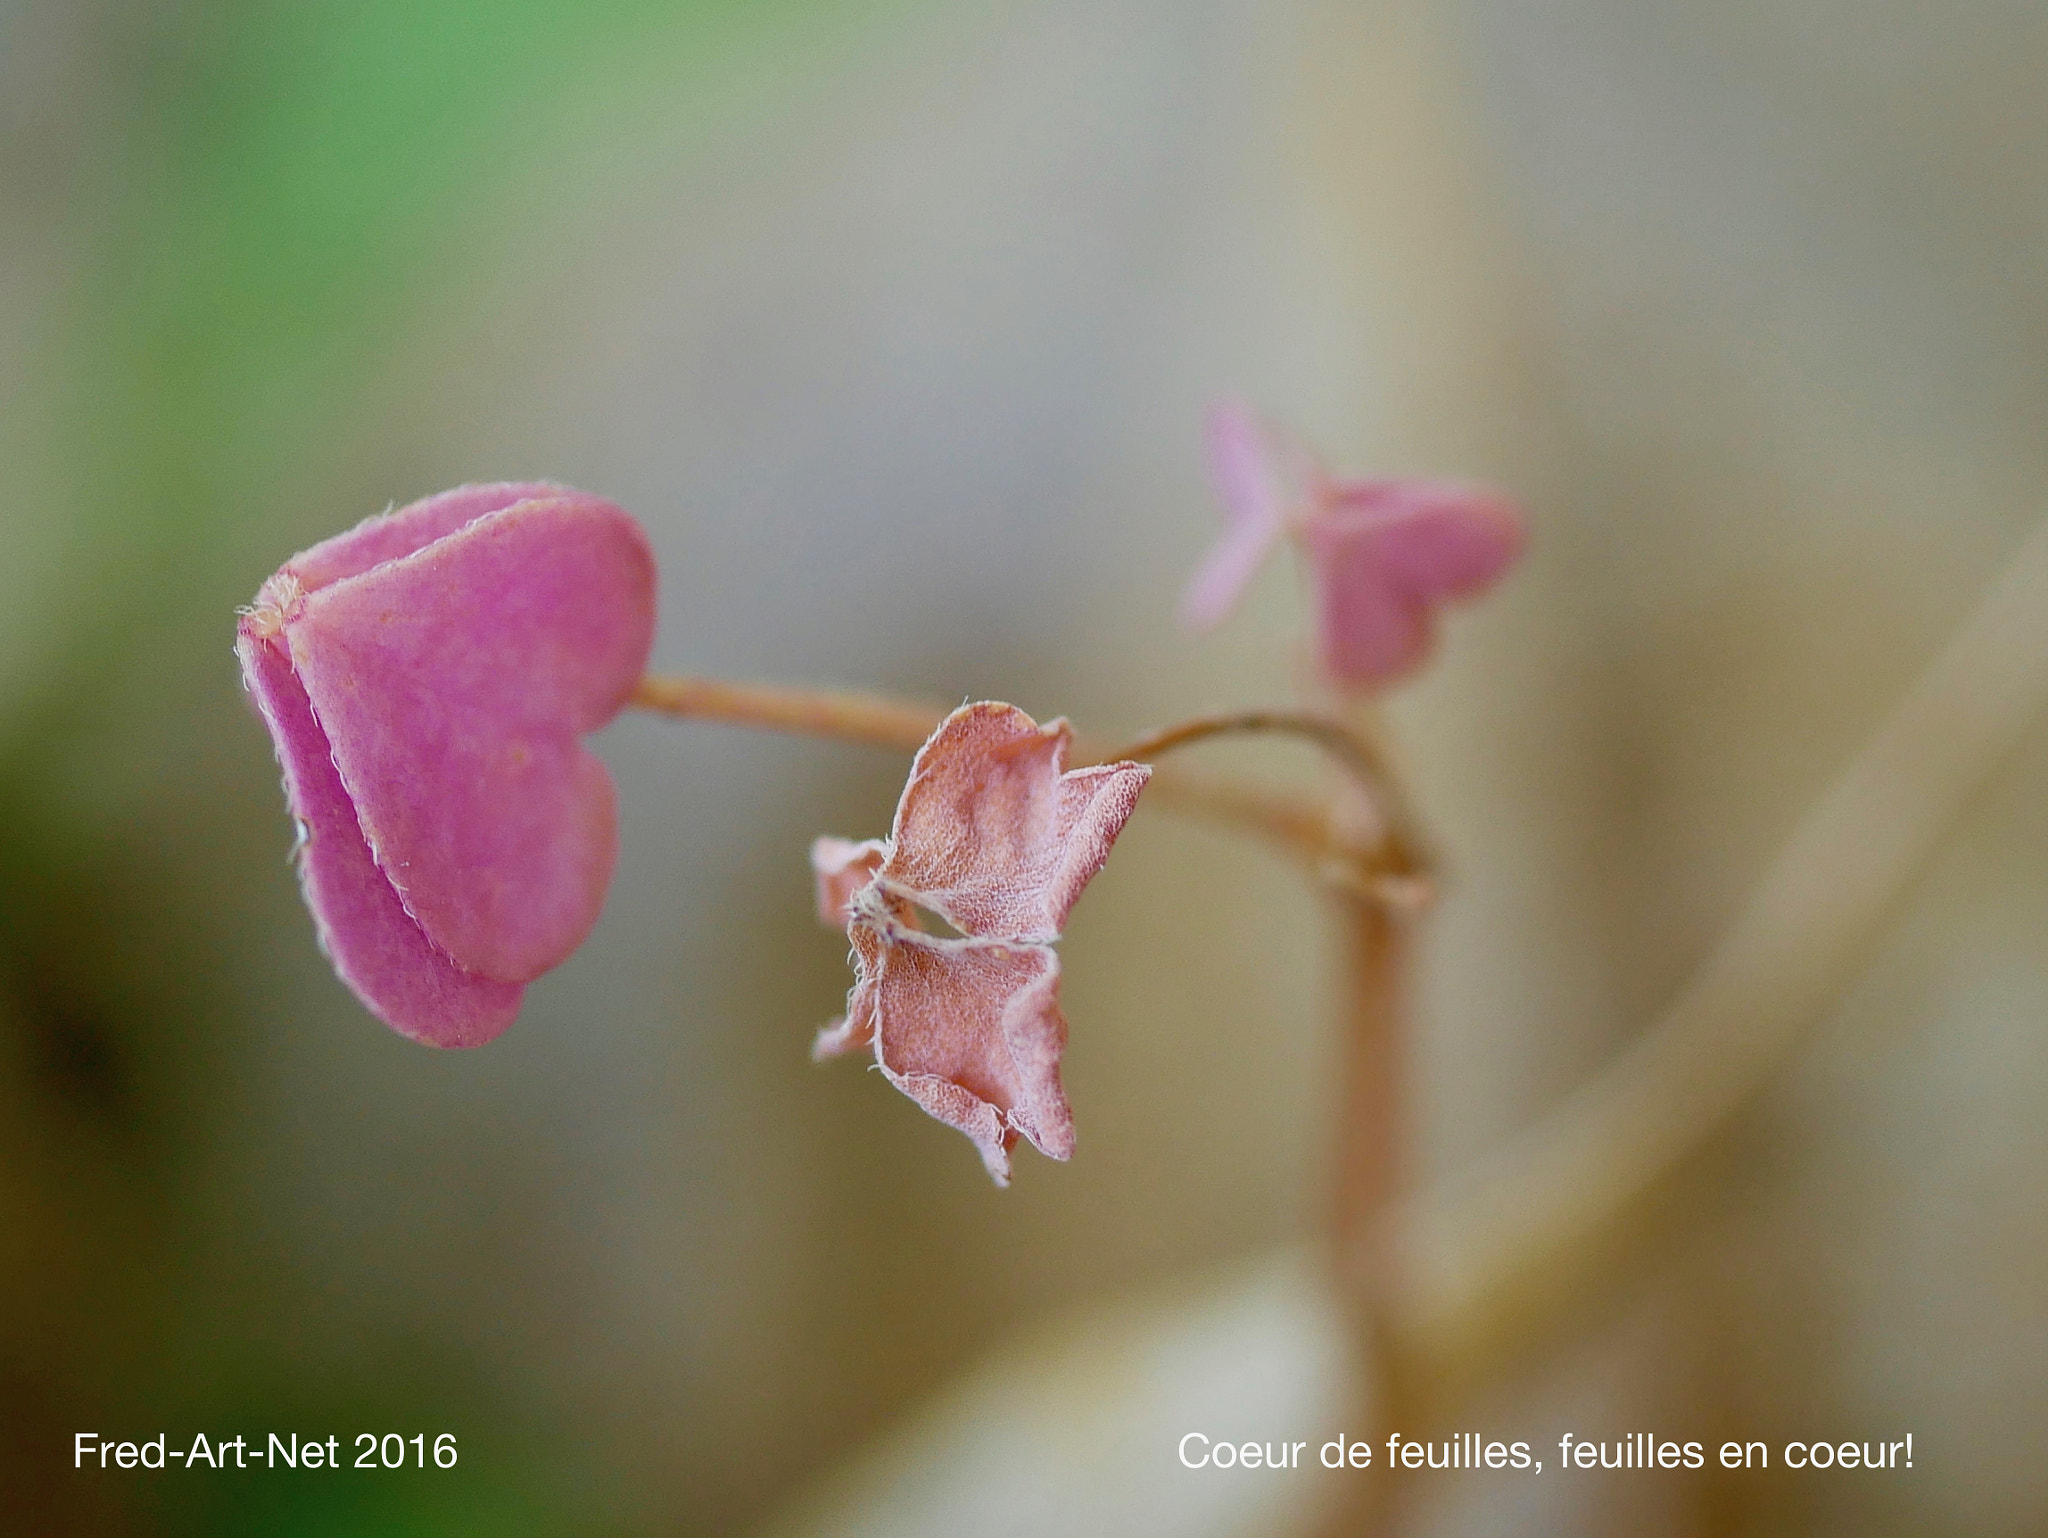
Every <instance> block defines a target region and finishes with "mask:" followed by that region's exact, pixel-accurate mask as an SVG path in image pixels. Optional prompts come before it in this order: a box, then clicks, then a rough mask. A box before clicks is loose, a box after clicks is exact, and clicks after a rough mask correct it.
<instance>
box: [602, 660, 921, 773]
mask: <svg viewBox="0 0 2048 1538" xmlns="http://www.w3.org/2000/svg"><path fill="white" fill-rule="evenodd" d="M631 703H632V704H634V705H637V706H639V707H640V709H642V710H652V711H655V712H657V713H659V714H661V715H665V716H677V717H681V718H683V719H685V720H692V721H722V722H724V723H725V724H727V725H728V726H751V727H756V728H758V729H760V730H762V731H769V732H794V733H796V734H797V735H799V736H804V737H833V738H837V739H838V740H839V741H841V742H865V743H868V744H871V745H872V746H875V747H881V748H901V749H902V750H903V751H904V752H906V753H915V752H916V751H917V750H918V749H919V748H921V747H923V746H924V740H925V738H927V737H929V736H931V734H932V729H933V728H934V727H936V726H937V725H938V724H939V722H940V721H941V720H943V719H944V718H945V714H946V713H945V711H943V710H937V709H934V708H932V707H931V706H928V705H914V704H910V703H908V702H906V701H903V700H892V699H888V698H885V697H884V696H882V695H879V694H859V693H853V692H850V691H842V690H837V689H784V688H779V687H777V686H775V685H773V684H740V683H731V682H729V681H727V680H725V679H722V678H700V677H692V676H686V675H662V674H656V673H650V674H648V675H647V676H646V677H645V678H643V679H641V680H640V682H639V683H638V684H637V685H636V686H635V687H634V689H633V696H632V700H631Z"/></svg>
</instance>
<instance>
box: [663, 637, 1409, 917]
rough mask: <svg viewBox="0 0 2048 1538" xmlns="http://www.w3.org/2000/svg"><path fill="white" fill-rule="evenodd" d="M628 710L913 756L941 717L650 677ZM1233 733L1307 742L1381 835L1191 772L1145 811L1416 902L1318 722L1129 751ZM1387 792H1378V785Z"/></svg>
mask: <svg viewBox="0 0 2048 1538" xmlns="http://www.w3.org/2000/svg"><path fill="white" fill-rule="evenodd" d="M632 703H633V704H634V705H637V706H639V707H640V708H641V709H642V710H650V711H654V712H656V713H658V714H661V715H667V716H674V717H677V718H679V719H682V720H694V721H718V722H723V723H725V724H726V725H729V726H746V727H753V728H755V729H757V730H761V731H771V732H792V733H795V734H797V735H800V736H806V737H827V738H831V739H834V740H836V741H840V742H857V743H865V744H868V745H870V746H874V747H883V748H894V749H897V750H899V751H901V752H906V753H913V752H915V751H916V750H917V749H918V748H920V747H922V746H924V742H925V739H926V738H928V737H929V736H931V734H932V731H933V729H934V728H936V727H937V726H938V724H939V722H940V721H942V720H944V719H945V715H946V712H945V711H944V710H943V709H942V708H940V707H938V706H934V705H920V704H917V703H915V702H912V701H907V700H896V699H890V698H888V697H886V696H883V695H876V694H862V693H857V692H851V691H840V690H829V689H789V688H783V687H780V686H777V685H774V684H744V683H733V682H730V681H728V680H725V679H719V678H701V677H690V676H676V675H658V674H649V675H648V676H647V677H645V678H643V679H641V680H640V682H639V684H638V686H636V687H635V689H634V690H633V694H632ZM1234 732H1284V733H1291V734H1292V735H1296V736H1302V737H1307V738H1309V739H1311V740H1313V741H1316V742H1318V743H1320V744H1321V745H1322V746H1323V747H1325V748H1326V749H1327V750H1329V751H1330V752H1332V753H1333V754H1334V755H1336V756H1337V757H1338V758H1339V759H1341V760H1342V761H1344V762H1345V763H1346V764H1347V765H1348V766H1350V767H1351V768H1352V769H1353V771H1354V773H1355V774H1356V775H1357V776H1358V777H1359V779H1360V780H1361V782H1362V783H1365V784H1367V785H1368V787H1369V788H1370V789H1369V793H1370V794H1371V795H1372V797H1373V804H1374V809H1375V814H1376V816H1377V817H1378V818H1379V820H1380V822H1381V824H1382V826H1380V827H1377V828H1375V827H1360V826H1357V823H1358V821H1359V819H1357V818H1355V817H1349V816H1346V815H1345V814H1344V812H1343V809H1342V808H1341V807H1340V806H1339V805H1338V804H1336V803H1334V802H1332V801H1331V800H1329V799H1328V798H1321V799H1318V798H1312V797H1307V796H1302V795H1299V794H1296V793H1293V792H1290V791H1284V790H1279V789H1275V788H1272V787H1267V786H1258V785H1248V784H1245V783H1243V782H1242V781H1237V780H1228V779H1221V778H1218V777H1215V776H1210V775H1203V774H1199V773H1196V772H1194V771H1192V770H1186V769H1175V770H1172V771H1161V772H1159V773H1157V774H1155V775H1154V776H1153V780H1152V784H1151V787H1150V789H1149V790H1148V792H1147V794H1148V795H1149V796H1150V798H1151V799H1152V801H1153V802H1154V803H1155V804H1158V805H1162V806H1168V807H1171V808H1173V809H1174V810H1177V811H1182V812H1186V813H1188V814H1190V815H1193V816H1197V817H1202V818H1205V819H1207V820H1209V821H1212V822H1219V823H1223V824H1225V825H1227V826H1230V827H1235V828H1239V829H1242V830H1243V831H1245V832H1248V833H1252V834H1255V835H1257V836H1258V837H1260V838H1262V839H1264V840H1265V841H1266V842H1267V843H1268V844H1270V845H1273V846H1274V847H1276V848H1278V849H1280V850H1281V851H1282V852H1284V853H1287V854H1290V855H1293V856H1294V857H1295V858H1297V859H1299V860H1301V861H1302V862H1303V863H1304V864H1306V865H1307V866H1308V867H1309V869H1310V871H1311V872H1312V873H1313V874H1314V875H1315V876H1316V877H1317V878H1318V879H1319V880H1321V881H1323V882H1324V883H1326V884H1328V885H1329V886H1331V887H1333V888H1335V889H1337V890H1340V891H1350V892H1354V893H1357V894H1359V895H1361V896H1365V897H1369V898H1372V899H1374V900H1376V901H1381V902H1389V903H1394V904H1397V905H1408V906H1413V905H1415V904H1417V903H1419V902H1421V901H1423V900H1425V899H1426V897H1427V894H1428V887H1427V875H1426V872H1427V862H1426V861H1425V860H1424V859H1423V858H1422V851H1421V848H1420V845H1419V843H1416V842H1413V841H1410V840H1408V839H1407V838H1406V837H1405V835H1397V834H1396V833H1395V831H1394V830H1395V829H1396V828H1402V829H1405V827H1406V823H1405V821H1403V820H1402V818H1403V816H1404V814H1402V813H1401V811H1400V808H1401V803H1400V802H1399V801H1398V800H1397V799H1394V798H1393V796H1392V792H1391V787H1392V784H1393V781H1392V778H1391V776H1388V775H1387V774H1386V773H1385V770H1384V767H1383V766H1381V765H1380V764H1379V763H1378V762H1377V760H1376V759H1375V758H1374V757H1373V755H1372V754H1371V751H1370V750H1369V749H1368V748H1365V747H1364V746H1363V745H1362V744H1360V743H1358V742H1356V741H1354V740H1352V739H1351V738H1350V736H1349V734H1347V733H1346V732H1345V731H1344V729H1343V727H1342V726H1341V725H1340V724H1338V723H1336V722H1334V721H1330V720H1328V719H1326V718H1322V717H1315V716H1310V715H1307V714H1295V713H1289V712H1285V711H1249V712H1244V713H1241V714H1239V715H1234V716H1207V717H1201V718H1198V719H1196V720H1194V721H1189V722H1184V723H1182V724H1181V725H1179V726H1175V727H1170V728H1168V729H1167V730H1166V731H1164V732H1157V733H1154V734H1152V736H1150V737H1147V738H1144V739H1141V740H1140V742H1138V743H1136V744H1133V745H1132V747H1133V749H1137V748H1146V749H1147V750H1148V752H1152V753H1163V752H1168V751H1171V750H1172V749H1173V748H1175V747H1177V746H1180V745H1181V744H1183V743H1187V742H1195V741H1199V740H1201V739H1203V738H1207V737H1214V736H1220V735H1223V734H1226V733H1234ZM1075 756H1076V757H1077V758H1081V759H1082V760H1083V761H1084V762H1100V761H1104V760H1105V759H1111V758H1125V757H1131V756H1133V752H1132V751H1126V752H1125V753H1122V754H1116V755H1103V754H1098V753H1096V752H1094V750H1093V748H1092V747H1088V748H1085V749H1083V748H1077V749H1076V754H1075ZM1382 786H1384V787H1387V788H1388V789H1387V791H1386V793H1385V794H1382V793H1381V790H1380V789H1379V787H1382Z"/></svg>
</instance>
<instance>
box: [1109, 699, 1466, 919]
mask: <svg viewBox="0 0 2048 1538" xmlns="http://www.w3.org/2000/svg"><path fill="white" fill-rule="evenodd" d="M1269 733H1270V734H1278V735H1282V736H1289V737H1299V738H1301V739H1302V740H1303V741H1305V742H1310V743H1313V744H1314V745H1315V746H1317V747H1319V748H1321V749H1322V750H1323V751H1324V752H1326V753H1328V754H1329V755H1330V756H1331V757H1332V758H1334V759H1336V760H1337V762H1338V763H1340V764H1341V765H1343V766H1344V768H1345V769H1347V770H1348V771H1350V774H1351V777H1352V778H1353V780H1355V781H1356V782H1357V784H1358V787H1359V789H1360V790H1362V791H1363V792H1364V793H1365V796H1366V799H1367V801H1368V803H1369V804H1370V806H1371V808H1372V812H1373V815H1374V817H1375V818H1377V819H1378V821H1379V823H1380V839H1381V842H1382V843H1383V845H1384V847H1385V850H1386V853H1387V855H1388V856H1389V857H1390V858H1389V859H1388V860H1387V861H1386V866H1387V869H1386V871H1385V872H1384V873H1385V874H1388V875H1397V876H1411V877H1419V878H1426V877H1427V875H1428V872H1429V870H1430V867H1431V865H1432V863H1433V862H1432V860H1431V858H1430V853H1429V846H1428V842H1427V840H1426V839H1424V837H1423V836H1422V833H1421V828H1420V823H1419V821H1418V820H1417V818H1416V816H1415V813H1414V810H1413V809H1412V808H1411V807H1410V805H1409V803H1408V797H1407V795H1406V793H1405V792H1404V791H1403V790H1402V788H1401V782H1400V779H1399V777H1398V776H1397V775H1396V774H1395V773H1394V771H1393V768H1392V766H1391V765H1389V764H1388V762H1387V760H1386V758H1385V757H1384V755H1382V754H1381V752H1380V750H1379V747H1378V745H1377V744H1376V743H1374V742H1373V741H1372V740H1371V739H1370V738H1368V737H1366V736H1364V735H1363V734H1361V733H1359V732H1355V731H1353V730H1351V728H1350V727H1348V726H1346V725H1345V724H1344V723H1343V722H1342V721H1339V720H1337V719H1335V718H1334V717H1332V716H1327V715H1323V714H1321V713H1320V712H1317V711H1312V710H1234V711H1226V712H1219V713H1218V714H1215V715H1207V716H1194V717H1191V718H1190V719H1188V720H1186V721H1181V722H1177V723H1175V724H1174V725H1172V726H1166V727H1161V728H1160V729H1159V730H1158V731H1155V732H1149V733H1147V734H1146V735H1145V736H1143V737H1140V738H1138V739H1137V740H1136V741H1134V742H1130V743H1126V744H1125V745H1124V747H1123V748H1122V749H1121V750H1120V751H1118V752H1116V753H1113V754H1105V755H1104V757H1105V758H1109V759H1122V758H1135V759H1147V760H1149V759H1154V758H1158V757H1160V756H1161V755H1163V754H1166V753H1170V752H1172V751H1173V750H1174V749H1175V748H1179V747H1185V746H1187V745H1188V744H1191V743H1196V742H1204V741H1207V740H1209V739H1210V738H1214V737H1232V736H1252V735H1259V734H1269ZM1376 895H1380V896H1385V895H1387V894H1386V893H1385V892H1379V893H1377V894H1376Z"/></svg>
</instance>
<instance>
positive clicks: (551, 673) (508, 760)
mask: <svg viewBox="0 0 2048 1538" xmlns="http://www.w3.org/2000/svg"><path fill="white" fill-rule="evenodd" d="M403 516H404V515H396V517H397V518H399V519H402V518H403ZM653 630H654V563H653V557H652V555H651V553H650V552H649V551H648V548H647V544H646V540H645V537H644V536H643V535H642V534H641V533H640V530H639V527H638V525H637V524H635V523H634V522H633V521H632V519H630V518H628V517H627V516H626V515H625V514H624V513H623V512H620V511H619V510H618V509H617V508H616V507H614V506H612V505H611V504H610V503H608V502H605V501H602V500H601V499H599V498H596V497H589V496H585V495H583V494H581V493H569V492H562V491H559V490H556V491H551V492H550V493H549V495H548V496H547V498H546V499H544V500H527V501H522V502H516V503H514V504H513V505H512V506H510V507H507V508H503V509H500V510H498V511H494V512H490V513H486V514H484V515H483V516H481V517H478V518H475V519H473V520H472V521H471V522H469V523H467V524H465V525H463V526H462V527H461V528H459V529H457V530H456V531H455V532H453V533H451V534H446V535H443V536H442V537H440V538H438V539H435V540H434V541H433V542H432V543H430V544H427V545H425V546H423V547H421V548H419V549H417V550H415V551H413V552H412V553H411V554H408V555H404V556H400V557H398V558H396V559H393V560H387V561H385V562H383V563H381V564H379V565H376V566H372V567H369V568H368V569H366V570H364V571H361V572H359V573H357V574H355V575H352V576H346V577H341V578H338V579H337V580H335V581H333V582H331V583H329V584H328V585H327V586H325V587H321V588H318V589H316V590H313V591H311V592H308V593H307V594H306V595H305V597H304V599H303V602H302V604H301V606H300V608H299V611H298V613H297V614H296V615H294V616H292V617H290V618H288V619H287V620H286V622H285V625H284V635H285V638H286V640H287V641H288V643H289V645H290V648H291V656H292V663H293V666H294V668H295V670H296V671H297V673H298V676H299V680H300V682H301V683H302V684H303V685H304V687H305V690H306V694H307V697H308V698H309V700H310V701H311V703H312V707H313V712H314V714H315V716H317V717H318V719H319V721H320V723H321V726H322V728H323V729H324V730H325V731H326V733H327V736H328V740H329V742H330V743H331V744H332V746H333V750H334V763H335V767H336V769H337V770H339V772H340V774H341V780H342V783H343V785H344V786H345V787H347V790H348V792H349V797H350V800H351V801H352V802H353V803H354V806H355V809H356V815H357V818H358V820H359V821H360V822H361V824H362V829H363V833H364V836H365V837H366V838H368V840H369V843H370V848H371V850H372V852H373V853H374V854H375V855H376V858H377V864H378V866H379V868H380V869H381V870H382V871H383V872H384V875H385V877H386V879H387V880H389V881H390V883H391V884H392V886H393V887H394V888H396V889H397V891H398V894H399V897H400V899H401V900H402V901H403V902H404V904H405V907H406V911H407V912H409V913H411V914H412V915H413V916H414V917H415V918H416V919H418V920H419V921H420V924H421V926H422V927H423V928H424V929H425V930H426V932H427V933H428V935H430V936H431V937H432V938H433V940H434V942H435V944H436V945H438V946H439V947H440V948H441V949H443V950H445V951H446V952H447V953H448V954H449V955H451V956H452V957H454V958H455V960H456V961H457V962H458V963H460V964H461V965H462V966H464V967H466V968H468V969H469V970H471V971H475V972H480V973H482V974H484V975H485V976H487V977H496V978H500V979H502V980H504V981H506V982H527V981H530V980H531V979H533V978H535V977H537V976H539V975H540V974H541V973H542V972H545V971H547V970H548V969H549V968H550V967H553V966H556V965H559V964H560V963H561V962H562V961H563V960H565V959H566V958H567V957H568V955H569V954H570V952H572V951H573V950H575V948H576V947H577V946H578V945H579V944H581V943H582V941H583V939H584V937H585V936H586V935H587V934H588V933H589V932H590V928H591V926H592V925H593V924H594V923H595V922H596V921H597V914H598V910H599V908H600V907H601V906H602V904H603V901H604V893H605V889H606V887H607V886H608V885H609V884H610V881H611V872H612V866H613V863H614V861H615V859H616V857H617V832H616V827H617V817H616V808H615V797H614V791H613V788H612V781H611V775H610V774H609V772H607V770H606V769H605V767H604V765H603V764H602V763H601V762H600V761H599V760H598V759H597V758H596V757H595V756H594V755H593V754H591V753H590V752H588V751H587V750H586V749H585V748H584V747H583V745H582V743H581V741H580V739H581V737H582V736H583V735H584V734H585V733H587V732H591V731H594V730H596V729H597V728H598V727H600V726H602V725H604V724H605V723H606V722H607V721H609V720H610V719H611V718H612V716H614V715H615V714H617V712H618V710H619V709H620V707H621V706H623V705H624V703H625V701H626V699H627V697H628V696H629V695H630V694H631V692H632V689H633V685H634V683H635V681H636V680H637V679H638V678H639V677H640V674H641V672H642V670H643V669H644V667H645V665H646V660H647V654H648V651H649V649H650V647H651V645H652V641H653Z"/></svg>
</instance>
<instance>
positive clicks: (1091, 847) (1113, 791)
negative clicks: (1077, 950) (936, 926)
mask: <svg viewBox="0 0 2048 1538" xmlns="http://www.w3.org/2000/svg"><path fill="white" fill-rule="evenodd" d="M1072 740H1073V733H1072V732H1071V730H1070V729H1069V728H1068V726H1067V723H1066V722H1065V721H1049V722H1047V723H1046V724H1045V725H1044V726H1040V725H1039V724H1038V723H1037V722H1035V721H1033V720H1032V719H1031V717H1030V716H1028V715H1026V714H1025V713H1024V712H1023V711H1021V710H1019V709H1018V708H1017V707H1016V706H1014V705H1002V704H997V703H994V702H988V701H984V702H982V703H980V704H975V705H963V706H961V707H960V708H959V709H958V710H956V711H954V712H953V713H952V714H951V715H950V716H948V717H947V718H946V719H945V720H944V721H943V722H942V723H940V725H939V728H938V730H937V731H935V732H933V733H932V735H931V737H930V739H929V740H928V741H926V743H925V745H924V746H923V747H922V748H920V749H919V750H918V754H917V758H916V760H915V762H913V763H912V765H911V768H910V779H909V782H908V783H907V784H906V785H905V786H904V788H903V798H902V800H901V801H900V802H899V803H898V804H897V807H896V823H895V828H894V830H893V832H892V834H891V837H890V853H889V857H888V859H887V860H885V861H884V862H883V865H882V871H881V874H882V878H883V879H884V881H885V882H886V883H887V884H888V886H889V887H890V888H891V889H893V890H896V891H900V892H902V893H904V894H905V895H907V896H909V897H911V898H912V899H913V900H914V901H916V902H919V903H922V904H923V905H924V906H926V907H928V908H930V909H932V910H933V911H934V912H937V913H939V914H940V915H942V916H943V917H944V918H945V919H946V921H947V922H948V923H950V924H952V925H953V926H954V927H956V928H957V929H959V930H960V931H961V932H963V933H965V934H970V935H982V936H987V937H990V938H995V939H1003V940H1031V941H1049V940H1054V939H1057V938H1058V937H1059V933H1060V930H1061V928H1062V927H1064V925H1065V924H1066V920H1067V913H1068V910H1070V909H1071V908H1072V907H1073V905H1074V902H1075V900H1076V899H1077V898H1079V897H1080V895H1081V889H1082V888H1083V887H1084V886H1086V885H1087V884H1088V882H1089V880H1090V879H1091V878H1093V876H1094V875H1095V873H1096V872H1097V871H1099V870H1101V869H1102V864H1103V861H1105V860H1107V859H1108V858H1109V851H1110V846H1111V845H1112V844H1114V843H1115V842H1116V836H1117V834H1118V833H1120V832H1122V831H1123V825H1124V822H1125V820H1126V819H1128V818H1129V817H1130V815H1131V812H1132V810H1133V809H1134V808H1135V807H1136V806H1137V804H1138V794H1139V792H1140V791H1142V790H1143V789H1144V788H1145V782H1146V781H1147V780H1148V779H1150V778H1151V775H1152V771H1151V769H1150V768H1148V767H1147V766H1146V765H1144V764H1131V763H1122V764H1098V765H1095V766H1093V767H1090V768H1086V769H1076V770H1071V771H1069V770H1067V769H1066V768H1065V765H1066V759H1067V749H1068V746H1069V745H1070V744H1071V742H1072Z"/></svg>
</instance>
